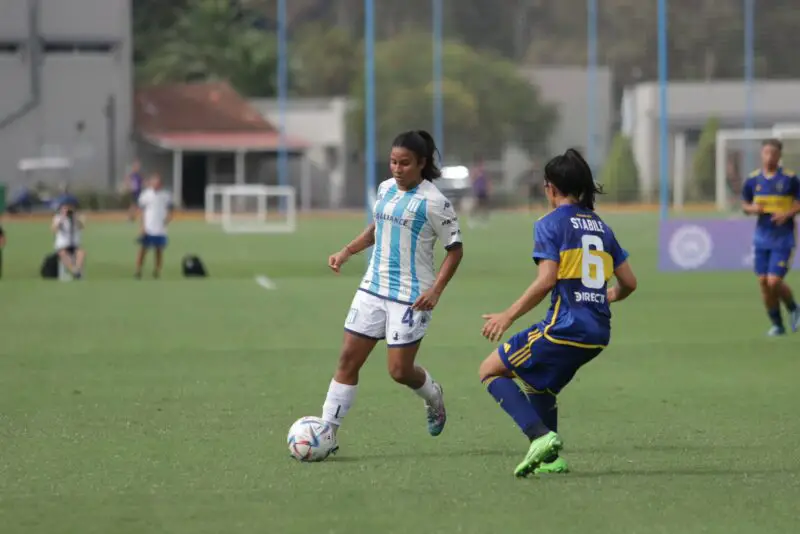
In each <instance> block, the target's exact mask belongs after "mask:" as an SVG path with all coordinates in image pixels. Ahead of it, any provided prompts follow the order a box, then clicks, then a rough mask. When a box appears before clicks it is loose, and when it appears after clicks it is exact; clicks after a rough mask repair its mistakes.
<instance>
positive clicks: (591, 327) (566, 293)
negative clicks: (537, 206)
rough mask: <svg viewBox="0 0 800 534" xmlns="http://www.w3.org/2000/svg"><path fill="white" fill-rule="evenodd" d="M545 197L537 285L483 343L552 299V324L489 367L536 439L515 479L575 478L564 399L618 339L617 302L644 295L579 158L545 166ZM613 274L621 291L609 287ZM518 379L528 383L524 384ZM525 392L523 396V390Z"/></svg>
mask: <svg viewBox="0 0 800 534" xmlns="http://www.w3.org/2000/svg"><path fill="white" fill-rule="evenodd" d="M544 172H545V194H546V195H547V199H548V201H549V203H550V206H551V207H552V208H553V211H551V212H550V213H548V214H547V215H545V216H544V217H542V218H541V219H539V221H538V222H537V223H536V226H535V227H534V234H533V260H534V261H535V262H536V263H537V264H538V265H539V272H538V275H537V277H536V280H534V282H533V283H532V284H531V285H530V287H528V289H527V290H526V291H525V292H524V293H523V294H522V296H521V297H520V298H519V299H518V300H517V301H516V302H515V303H514V304H512V305H511V306H510V307H509V308H508V309H507V310H506V311H504V312H502V313H497V314H489V315H484V319H485V320H486V323H485V324H484V326H483V335H484V337H486V338H487V339H489V340H490V341H494V342H497V341H499V340H500V339H501V337H502V335H503V333H504V332H505V331H506V330H508V328H509V327H510V326H511V324H512V323H513V322H514V321H515V320H516V319H518V318H520V317H522V316H523V315H525V314H526V313H528V312H529V311H530V310H532V309H533V308H534V307H535V306H536V305H538V304H539V303H540V302H541V301H542V300H543V299H544V298H545V297H546V296H547V294H548V293H551V303H550V309H549V310H548V312H547V315H546V317H545V319H544V320H543V321H541V322H539V323H537V324H534V325H533V326H531V327H530V328H526V329H524V330H522V331H521V332H519V333H517V334H515V335H513V336H512V337H511V339H509V340H508V341H507V342H505V343H504V344H502V345H501V346H500V347H498V348H497V349H496V350H495V351H494V352H492V353H491V354H490V355H489V356H488V357H487V358H486V359H485V360H484V361H483V363H482V364H481V366H480V371H479V373H480V379H481V382H483V384H484V385H485V386H486V388H487V389H488V391H489V393H490V394H491V395H492V397H494V398H495V400H496V401H497V402H498V403H499V404H500V406H501V407H502V408H503V410H505V411H506V412H507V413H508V415H510V416H511V417H512V418H513V419H514V422H516V423H517V425H518V426H519V427H520V429H521V430H522V431H523V433H525V435H526V436H527V437H528V439H529V440H530V442H531V443H530V447H529V449H528V453H527V454H526V456H525V459H524V460H523V461H522V462H521V463H520V464H519V465H518V466H517V468H516V469H515V470H514V474H515V475H516V476H518V477H519V476H521V477H524V476H527V475H528V474H530V473H559V472H566V471H567V465H566V462H565V461H564V460H563V459H562V458H560V457H559V456H558V452H559V450H560V449H561V447H562V442H561V438H560V437H559V436H558V434H557V433H556V432H557V430H558V420H557V417H558V411H557V406H556V396H557V395H558V394H559V393H560V392H561V390H562V389H563V388H564V386H566V385H567V384H568V383H569V382H570V380H572V377H573V376H575V373H576V372H577V371H578V369H579V368H580V367H581V366H583V365H585V364H586V363H588V362H590V361H591V360H592V359H594V358H595V357H596V356H597V355H598V354H600V353H601V352H602V351H603V349H604V348H605V347H606V346H607V345H608V343H609V340H610V338H611V311H610V309H609V304H610V303H611V302H617V301H620V300H623V299H625V298H626V297H628V296H629V295H630V294H631V293H632V292H633V291H634V290H635V289H636V277H635V276H634V274H633V271H632V270H631V267H630V265H629V263H628V253H627V252H626V251H625V250H624V249H623V248H622V247H621V246H620V244H619V243H618V242H617V239H616V238H615V237H614V232H613V231H612V230H611V227H609V226H608V225H607V224H606V223H605V222H604V221H603V220H602V219H600V217H598V216H597V214H596V213H595V212H594V200H595V195H596V194H597V193H600V189H599V188H598V187H597V185H596V184H595V182H594V178H593V176H592V171H591V170H590V169H589V166H588V165H587V163H586V161H584V159H583V158H582V157H581V155H580V154H579V153H578V152H577V151H575V150H572V149H570V150H568V151H567V152H566V153H564V154H563V155H560V156H556V157H555V158H553V159H552V160H551V161H550V162H549V163H548V164H547V166H546V167H545V171H544ZM612 276H614V277H616V279H617V284H616V285H615V286H614V287H611V288H608V281H609V280H610V279H611V277H612ZM515 379H516V380H518V381H519V383H520V385H519V386H518V384H517V382H516V381H515ZM520 386H521V388H520Z"/></svg>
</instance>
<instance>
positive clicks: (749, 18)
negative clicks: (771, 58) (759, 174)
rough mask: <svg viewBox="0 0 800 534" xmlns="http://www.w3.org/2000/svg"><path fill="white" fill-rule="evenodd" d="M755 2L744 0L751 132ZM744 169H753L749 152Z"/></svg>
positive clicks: (747, 117) (746, 88)
mask: <svg viewBox="0 0 800 534" xmlns="http://www.w3.org/2000/svg"><path fill="white" fill-rule="evenodd" d="M754 23H755V0H744V127H745V128H746V129H747V130H752V129H753V127H754V124H753V122H754V116H753V107H754V102H753V98H754V94H753V77H754V72H753V71H754V62H755V60H754V57H753V56H754V53H755V44H754V40H755V31H754ZM743 163H744V166H745V167H744V169H745V171H746V172H750V171H751V170H752V169H753V167H754V166H755V165H754V164H753V153H752V151H751V150H745V152H744V162H743Z"/></svg>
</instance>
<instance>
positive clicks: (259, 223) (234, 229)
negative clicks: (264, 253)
mask: <svg viewBox="0 0 800 534" xmlns="http://www.w3.org/2000/svg"><path fill="white" fill-rule="evenodd" d="M296 198H297V193H296V191H295V188H294V187H289V186H271V185H257V184H248V185H209V186H207V187H206V222H208V223H212V224H220V225H221V226H222V229H223V230H224V231H225V232H227V233H229V234H246V233H262V234H277V233H291V232H294V231H295V230H296V229H297V203H296Z"/></svg>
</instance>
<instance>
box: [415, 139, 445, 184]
mask: <svg viewBox="0 0 800 534" xmlns="http://www.w3.org/2000/svg"><path fill="white" fill-rule="evenodd" d="M417 135H419V136H420V137H421V138H422V140H423V141H425V147H426V151H425V166H424V167H423V168H422V173H421V175H422V178H424V179H425V180H428V181H433V180H435V179H437V178H440V177H441V176H442V171H441V170H439V167H438V166H437V165H436V154H438V153H439V149H438V148H436V141H434V140H433V136H432V135H431V134H429V133H428V132H426V131H425V130H417ZM439 157H440V158H441V154H440V155H439Z"/></svg>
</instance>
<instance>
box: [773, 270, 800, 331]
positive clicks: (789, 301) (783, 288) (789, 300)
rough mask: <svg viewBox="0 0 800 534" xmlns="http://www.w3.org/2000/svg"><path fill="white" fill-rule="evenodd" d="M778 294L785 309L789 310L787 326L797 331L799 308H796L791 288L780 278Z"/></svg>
mask: <svg viewBox="0 0 800 534" xmlns="http://www.w3.org/2000/svg"><path fill="white" fill-rule="evenodd" d="M778 294H779V296H780V299H781V301H783V305H784V306H786V310H787V311H788V312H789V326H791V328H792V332H797V331H798V330H800V309H798V307H797V303H796V302H795V300H794V295H793V294H792V289H791V288H790V287H789V286H788V285H787V284H786V282H784V281H783V280H781V284H780V289H779V291H778Z"/></svg>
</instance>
